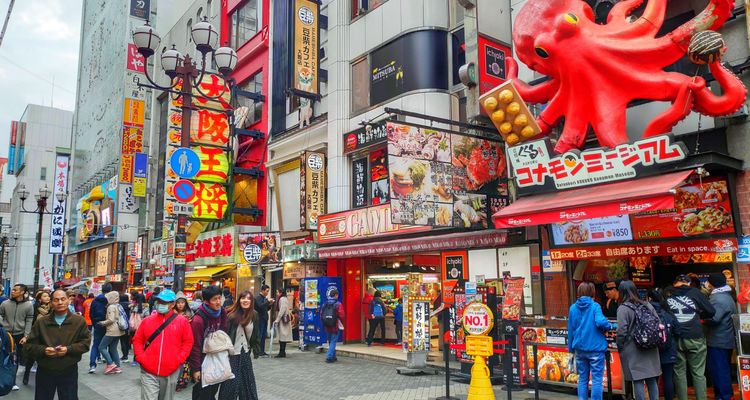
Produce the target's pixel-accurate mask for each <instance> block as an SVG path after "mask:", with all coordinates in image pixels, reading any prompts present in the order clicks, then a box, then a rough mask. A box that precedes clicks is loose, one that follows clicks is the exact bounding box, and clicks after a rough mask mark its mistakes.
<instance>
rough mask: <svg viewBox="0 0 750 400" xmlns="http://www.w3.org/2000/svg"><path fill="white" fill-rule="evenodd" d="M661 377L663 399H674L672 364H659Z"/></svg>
mask: <svg viewBox="0 0 750 400" xmlns="http://www.w3.org/2000/svg"><path fill="white" fill-rule="evenodd" d="M661 377H662V378H663V379H664V400H673V399H674V364H662V365H661Z"/></svg>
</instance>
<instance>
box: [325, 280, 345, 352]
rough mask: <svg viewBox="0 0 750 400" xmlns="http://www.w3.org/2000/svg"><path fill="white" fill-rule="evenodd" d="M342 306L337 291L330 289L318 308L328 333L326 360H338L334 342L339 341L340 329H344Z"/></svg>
mask: <svg viewBox="0 0 750 400" xmlns="http://www.w3.org/2000/svg"><path fill="white" fill-rule="evenodd" d="M344 316H345V314H344V306H343V305H342V304H341V302H340V301H339V291H338V290H336V289H333V290H331V292H330V293H329V294H328V299H326V303H325V305H323V307H322V308H321V310H320V317H321V319H322V320H323V326H324V327H325V329H326V334H327V335H328V338H327V339H328V353H327V354H326V362H327V363H333V362H336V361H338V359H337V358H336V344H337V343H338V341H339V336H340V334H341V331H342V330H343V329H344Z"/></svg>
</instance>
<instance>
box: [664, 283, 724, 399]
mask: <svg viewBox="0 0 750 400" xmlns="http://www.w3.org/2000/svg"><path fill="white" fill-rule="evenodd" d="M690 284H691V279H690V277H689V276H687V275H684V274H681V275H678V276H677V278H676V279H675V282H674V286H673V289H672V290H671V294H670V296H669V297H668V298H667V305H668V306H669V309H670V310H671V311H672V314H674V316H675V318H677V329H675V334H676V335H677V362H676V363H675V365H674V377H675V392H676V393H677V398H678V399H680V400H687V398H688V397H687V393H688V385H687V374H688V373H689V374H690V376H691V377H692V379H693V389H694V390H695V398H696V399H697V400H705V399H706V376H705V373H706V357H707V352H708V348H707V347H706V338H705V336H704V335H703V327H702V326H701V319H709V318H712V317H713V316H714V314H715V313H716V310H715V309H714V306H713V305H711V303H710V302H709V301H708V299H707V298H706V297H705V296H704V295H703V294H701V292H700V290H698V289H696V288H694V287H691V286H690Z"/></svg>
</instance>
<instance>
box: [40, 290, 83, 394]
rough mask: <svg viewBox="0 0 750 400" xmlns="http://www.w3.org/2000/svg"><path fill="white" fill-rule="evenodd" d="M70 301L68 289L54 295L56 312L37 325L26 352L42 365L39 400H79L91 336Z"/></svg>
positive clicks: (53, 304)
mask: <svg viewBox="0 0 750 400" xmlns="http://www.w3.org/2000/svg"><path fill="white" fill-rule="evenodd" d="M69 304H70V299H69V298H68V295H67V294H66V293H65V291H64V290H60V289H58V290H55V291H54V292H53V293H52V309H53V312H51V313H49V314H48V315H47V316H46V317H44V318H42V319H40V320H39V321H37V322H36V323H35V324H34V327H33V328H32V329H31V333H30V334H29V336H28V339H27V341H26V349H27V351H28V352H29V354H31V355H32V356H33V357H34V359H35V360H36V362H37V364H38V365H39V367H38V369H37V373H36V378H35V379H36V382H35V386H36V388H35V393H34V399H36V400H53V399H54V398H55V393H57V398H58V399H59V400H77V399H78V362H79V361H81V356H82V355H83V353H85V352H87V351H88V350H89V342H90V341H91V333H89V330H88V329H87V328H86V321H85V320H84V319H83V317H82V316H80V315H77V314H74V313H72V312H70V311H69V310H68V305H69Z"/></svg>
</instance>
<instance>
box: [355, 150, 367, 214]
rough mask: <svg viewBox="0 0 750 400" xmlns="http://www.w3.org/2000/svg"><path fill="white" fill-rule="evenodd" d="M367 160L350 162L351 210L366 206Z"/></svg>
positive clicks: (361, 159)
mask: <svg viewBox="0 0 750 400" xmlns="http://www.w3.org/2000/svg"><path fill="white" fill-rule="evenodd" d="M365 169H367V159H366V158H360V159H358V160H354V161H352V208H359V207H364V206H366V205H367V180H366V175H365V174H366V172H365Z"/></svg>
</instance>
